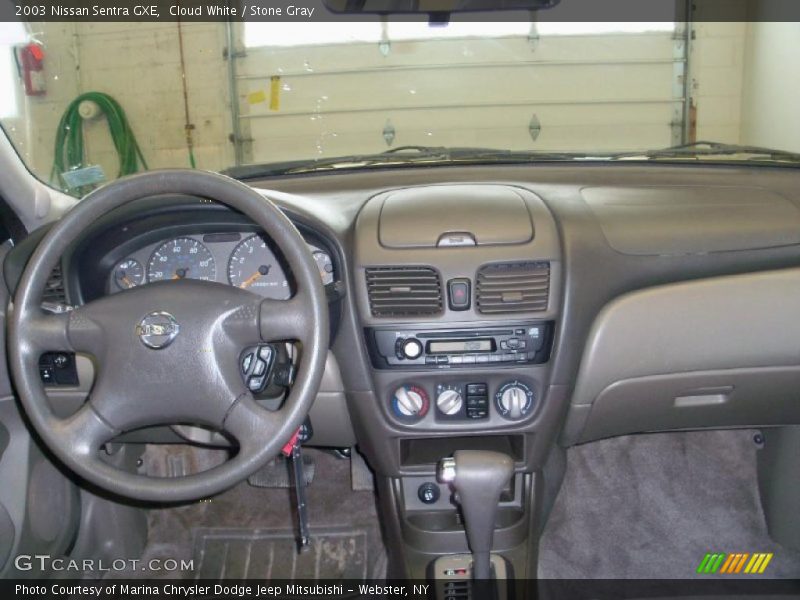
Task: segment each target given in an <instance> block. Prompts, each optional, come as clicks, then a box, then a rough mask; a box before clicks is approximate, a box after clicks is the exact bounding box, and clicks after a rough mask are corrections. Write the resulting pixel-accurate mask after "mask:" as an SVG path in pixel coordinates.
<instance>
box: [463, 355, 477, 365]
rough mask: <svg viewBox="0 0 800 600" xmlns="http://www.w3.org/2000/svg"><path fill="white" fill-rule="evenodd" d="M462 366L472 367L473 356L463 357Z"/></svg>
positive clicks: (473, 362)
mask: <svg viewBox="0 0 800 600" xmlns="http://www.w3.org/2000/svg"><path fill="white" fill-rule="evenodd" d="M464 364H465V365H474V364H475V357H474V356H465V357H464Z"/></svg>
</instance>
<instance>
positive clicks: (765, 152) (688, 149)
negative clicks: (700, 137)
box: [609, 141, 800, 162]
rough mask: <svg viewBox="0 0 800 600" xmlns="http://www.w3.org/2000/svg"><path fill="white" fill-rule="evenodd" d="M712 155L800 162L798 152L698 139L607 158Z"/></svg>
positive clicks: (635, 158) (695, 156)
mask: <svg viewBox="0 0 800 600" xmlns="http://www.w3.org/2000/svg"><path fill="white" fill-rule="evenodd" d="M712 156H747V160H767V161H782V162H800V154H798V153H796V152H789V151H788V150H775V149H774V148H762V147H761V146H750V145H743V144H725V143H722V142H709V141H698V142H691V143H689V144H680V145H677V146H669V147H667V148H662V149H660V150H644V151H642V152H619V153H616V154H612V155H610V156H609V158H611V159H613V160H627V159H631V160H637V159H639V160H641V159H644V160H658V159H696V160H704V159H708V158H709V157H712Z"/></svg>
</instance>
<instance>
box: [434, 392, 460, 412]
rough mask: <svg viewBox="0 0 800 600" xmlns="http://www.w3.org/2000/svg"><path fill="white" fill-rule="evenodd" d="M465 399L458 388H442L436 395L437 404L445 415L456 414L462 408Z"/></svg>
mask: <svg viewBox="0 0 800 600" xmlns="http://www.w3.org/2000/svg"><path fill="white" fill-rule="evenodd" d="M463 404H464V399H463V398H462V397H461V393H460V392H459V391H457V390H442V392H441V393H440V394H439V395H438V396H437V397H436V406H437V407H438V408H439V410H440V411H441V412H442V413H443V414H445V415H449V416H452V415H455V414H457V413H458V411H460V410H461V406H462V405H463Z"/></svg>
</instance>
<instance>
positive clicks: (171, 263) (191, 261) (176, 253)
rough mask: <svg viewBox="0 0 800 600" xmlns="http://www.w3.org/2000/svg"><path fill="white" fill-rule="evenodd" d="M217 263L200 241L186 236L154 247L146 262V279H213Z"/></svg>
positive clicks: (151, 280) (215, 274)
mask: <svg viewBox="0 0 800 600" xmlns="http://www.w3.org/2000/svg"><path fill="white" fill-rule="evenodd" d="M216 278H217V265H216V264H215V263H214V257H213V256H212V255H211V251H210V250H209V249H208V248H206V247H205V246H204V245H203V243H202V242H199V241H197V240H194V239H192V238H188V237H180V238H175V239H174V240H169V241H168V242H164V243H163V244H161V245H160V246H159V247H158V248H156V249H155V251H154V252H153V254H152V255H151V256H150V260H149V262H148V263H147V280H148V281H150V282H153V281H164V280H168V279H202V280H203V281H214V280H216Z"/></svg>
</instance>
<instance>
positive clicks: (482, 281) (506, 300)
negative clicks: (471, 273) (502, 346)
mask: <svg viewBox="0 0 800 600" xmlns="http://www.w3.org/2000/svg"><path fill="white" fill-rule="evenodd" d="M549 293H550V263H548V262H523V263H506V264H498V265H487V266H485V267H483V268H482V269H481V270H480V271H478V280H477V284H476V289H475V294H476V304H477V307H478V311H479V312H481V313H483V314H498V313H518V312H539V311H544V310H547V298H548V295H549Z"/></svg>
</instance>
